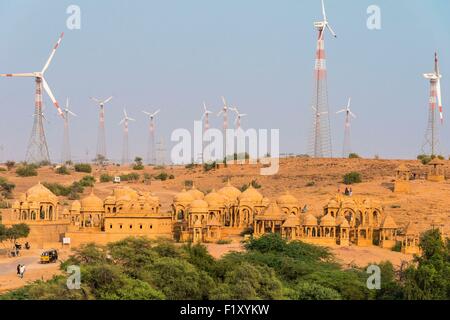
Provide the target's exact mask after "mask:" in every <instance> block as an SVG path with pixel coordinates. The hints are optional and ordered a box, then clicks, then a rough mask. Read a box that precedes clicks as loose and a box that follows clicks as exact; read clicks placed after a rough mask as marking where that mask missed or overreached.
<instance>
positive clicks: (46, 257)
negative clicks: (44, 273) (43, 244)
mask: <svg viewBox="0 0 450 320" xmlns="http://www.w3.org/2000/svg"><path fill="white" fill-rule="evenodd" d="M56 261H58V251H56V250H55V249H51V250H47V251H44V252H42V254H41V263H54V262H56Z"/></svg>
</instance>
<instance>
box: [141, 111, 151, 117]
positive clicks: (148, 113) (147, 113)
mask: <svg viewBox="0 0 450 320" xmlns="http://www.w3.org/2000/svg"><path fill="white" fill-rule="evenodd" d="M142 112H143V113H145V114H146V115H148V116H150V115H151V113H150V112H148V111H142Z"/></svg>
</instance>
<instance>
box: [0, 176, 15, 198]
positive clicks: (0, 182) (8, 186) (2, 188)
mask: <svg viewBox="0 0 450 320" xmlns="http://www.w3.org/2000/svg"><path fill="white" fill-rule="evenodd" d="M15 187H16V185H15V184H14V183H10V182H8V180H6V179H5V178H3V177H0V194H1V195H2V197H4V198H7V199H11V198H12V192H13V190H14V188H15Z"/></svg>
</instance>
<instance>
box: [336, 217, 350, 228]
mask: <svg viewBox="0 0 450 320" xmlns="http://www.w3.org/2000/svg"><path fill="white" fill-rule="evenodd" d="M339 227H341V228H350V224H349V223H348V221H347V219H344V220H342V222H341V223H340V224H339Z"/></svg>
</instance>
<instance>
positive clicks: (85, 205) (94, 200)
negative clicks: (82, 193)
mask: <svg viewBox="0 0 450 320" xmlns="http://www.w3.org/2000/svg"><path fill="white" fill-rule="evenodd" d="M81 208H82V210H83V211H87V210H94V211H102V210H103V201H102V199H100V198H99V197H97V196H96V195H95V194H94V191H93V190H92V192H91V194H90V195H88V196H87V197H86V198H83V199H82V200H81Z"/></svg>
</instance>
